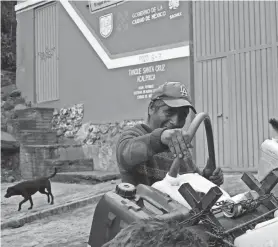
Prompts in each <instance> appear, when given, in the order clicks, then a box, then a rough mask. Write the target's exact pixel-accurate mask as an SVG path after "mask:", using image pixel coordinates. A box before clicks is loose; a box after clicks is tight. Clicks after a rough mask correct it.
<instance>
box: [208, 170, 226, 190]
mask: <svg viewBox="0 0 278 247" xmlns="http://www.w3.org/2000/svg"><path fill="white" fill-rule="evenodd" d="M208 180H210V181H211V182H213V183H214V184H216V185H218V186H220V185H221V184H223V182H224V176H223V172H222V170H221V168H220V167H218V168H216V169H215V170H214V172H213V173H212V175H211V176H210V177H209V178H208Z"/></svg>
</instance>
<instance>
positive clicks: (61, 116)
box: [52, 104, 143, 171]
mask: <svg viewBox="0 0 278 247" xmlns="http://www.w3.org/2000/svg"><path fill="white" fill-rule="evenodd" d="M83 116H84V105H83V104H76V105H73V106H72V107H69V108H62V109H60V110H55V111H54V114H53V120H52V126H53V127H52V128H53V129H55V130H56V131H57V135H58V136H59V137H60V139H63V138H64V140H63V141H65V142H68V140H69V139H70V140H72V141H74V142H75V143H77V144H81V145H82V148H83V152H84V153H85V156H86V157H87V156H88V157H87V158H94V163H95V168H97V169H99V170H105V171H107V170H110V171H112V170H117V169H118V168H117V164H116V156H115V148H116V143H117V141H118V138H119V136H120V134H121V133H122V132H123V131H124V130H125V129H127V128H129V127H132V126H134V125H135V124H139V123H143V120H125V121H122V122H116V123H106V124H95V123H93V122H87V123H84V124H82V120H83Z"/></svg>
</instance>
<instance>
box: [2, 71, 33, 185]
mask: <svg viewBox="0 0 278 247" xmlns="http://www.w3.org/2000/svg"><path fill="white" fill-rule="evenodd" d="M30 106H31V104H30V103H28V104H27V103H26V100H25V99H24V98H23V97H22V95H21V92H20V90H18V89H17V88H16V85H15V73H13V72H9V71H1V131H4V133H5V132H7V133H9V134H13V127H12V124H11V121H10V120H12V119H13V118H14V112H15V110H19V109H25V108H27V107H30ZM3 138H4V137H3V135H1V144H4V142H2V139H3ZM3 141H4V140H3ZM1 178H2V179H1V181H2V182H13V181H14V180H19V179H20V172H19V150H18V148H16V147H15V148H11V147H10V146H7V145H2V147H1Z"/></svg>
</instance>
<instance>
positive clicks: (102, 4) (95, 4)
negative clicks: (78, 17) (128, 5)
mask: <svg viewBox="0 0 278 247" xmlns="http://www.w3.org/2000/svg"><path fill="white" fill-rule="evenodd" d="M88 2H89V9H90V12H91V13H93V12H95V11H97V10H100V9H103V8H106V7H109V6H111V5H116V4H117V3H119V2H123V1H115V0H114V1H97V0H89V1H88Z"/></svg>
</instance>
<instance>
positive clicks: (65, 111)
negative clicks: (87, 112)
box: [52, 104, 84, 138]
mask: <svg viewBox="0 0 278 247" xmlns="http://www.w3.org/2000/svg"><path fill="white" fill-rule="evenodd" d="M83 116H84V104H75V105H74V106H72V107H69V108H62V109H60V110H57V109H55V110H54V113H53V119H52V129H54V130H56V131H57V136H64V137H67V138H74V136H75V134H76V133H77V131H78V130H79V129H80V126H81V125H82V120H83Z"/></svg>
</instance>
